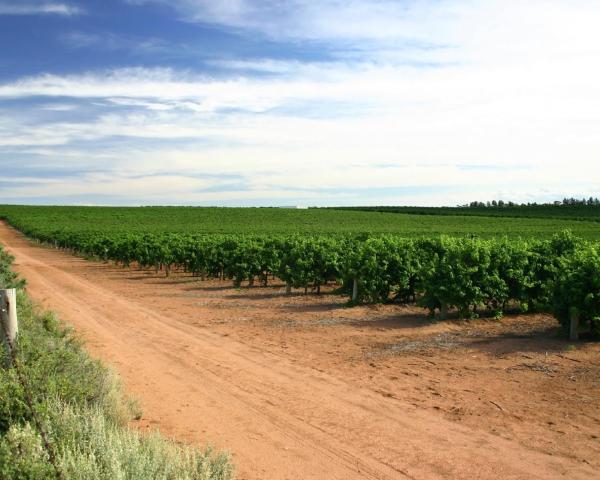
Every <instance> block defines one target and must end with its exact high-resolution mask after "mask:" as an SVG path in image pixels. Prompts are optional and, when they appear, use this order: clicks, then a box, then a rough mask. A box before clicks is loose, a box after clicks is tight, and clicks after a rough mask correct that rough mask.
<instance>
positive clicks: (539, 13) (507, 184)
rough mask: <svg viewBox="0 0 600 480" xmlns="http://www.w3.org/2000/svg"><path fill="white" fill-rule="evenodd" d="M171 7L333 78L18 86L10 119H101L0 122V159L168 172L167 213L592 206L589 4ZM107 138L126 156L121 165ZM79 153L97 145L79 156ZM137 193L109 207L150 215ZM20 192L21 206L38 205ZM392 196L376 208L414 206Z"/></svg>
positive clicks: (594, 138) (252, 70)
mask: <svg viewBox="0 0 600 480" xmlns="http://www.w3.org/2000/svg"><path fill="white" fill-rule="evenodd" d="M402 5H405V6H404V7H402ZM406 5H408V7H406ZM176 6H177V7H178V8H179V9H180V11H181V12H182V13H185V14H186V15H187V17H188V18H192V19H195V20H197V21H204V22H208V23H219V24H223V25H227V26H231V27H232V28H239V29H243V30H249V31H250V30H251V31H260V32H262V33H264V34H266V35H269V36H271V37H273V38H276V39H281V38H283V39H286V40H293V41H314V40H318V41H326V40H328V39H329V40H331V39H333V40H334V44H333V45H334V47H333V48H334V49H335V52H336V55H337V60H336V61H328V62H315V61H313V62H300V61H282V60H273V59H270V58H264V59H214V61H213V62H212V64H213V66H218V67H219V68H221V69H223V70H226V71H228V75H226V76H220V77H211V76H206V75H199V74H195V73H193V72H189V71H179V70H174V69H168V68H163V69H146V68H129V69H116V70H109V71H104V72H88V73H83V74H77V75H53V74H45V75H38V76H33V77H28V78H21V79H19V80H17V81H12V82H9V83H5V84H2V85H0V101H1V100H2V99H11V101H15V100H18V99H26V98H29V97H38V96H42V97H47V98H46V99H45V100H44V104H45V105H53V103H50V104H48V102H49V100H48V98H53V97H56V98H60V100H56V102H60V104H62V103H63V102H64V101H65V100H64V97H67V98H71V99H72V100H71V101H70V102H69V105H72V104H75V103H76V104H81V106H85V105H91V104H93V105H94V108H96V109H97V110H98V114H97V115H96V116H95V117H93V118H89V119H86V120H80V119H77V120H72V121H64V120H61V121H60V122H59V121H58V120H56V121H55V122H49V123H41V124H40V123H39V122H38V123H36V121H35V118H33V117H28V116H27V115H25V114H23V116H19V115H17V114H16V113H15V114H13V115H12V118H11V119H10V121H8V120H6V121H1V120H0V149H5V150H6V149H21V151H22V150H23V149H26V148H27V149H29V151H31V152H37V154H38V155H41V156H43V157H44V158H45V159H46V160H47V162H48V164H53V163H56V164H57V165H59V164H61V162H62V164H63V165H64V164H73V165H84V166H86V167H89V168H93V169H100V170H106V171H107V172H120V173H119V175H121V174H123V175H125V174H126V175H128V177H125V178H130V177H131V175H133V174H134V173H138V174H140V175H146V176H148V175H157V174H158V173H160V172H164V170H165V169H169V171H172V172H173V175H172V176H169V179H168V182H170V183H168V184H169V185H173V190H169V191H170V192H172V194H173V197H172V198H173V202H176V201H180V200H178V199H180V198H184V197H185V198H188V199H189V200H190V201H193V200H194V199H197V200H198V201H201V200H202V201H204V200H206V201H211V199H214V200H215V201H220V200H227V199H239V200H240V201H242V200H243V199H244V198H245V199H247V200H248V201H252V199H257V198H261V199H262V198H272V199H274V203H278V202H277V201H276V199H279V198H286V199H291V198H319V199H322V200H323V201H326V200H327V199H329V200H327V201H331V199H332V198H336V196H337V195H344V198H345V199H349V202H350V203H352V199H355V198H363V199H364V198H366V196H367V195H369V193H368V191H367V190H369V189H370V190H371V191H374V192H375V191H378V190H381V191H382V190H384V189H387V190H388V191H389V190H390V189H410V190H411V191H413V192H414V191H416V190H415V189H416V188H426V189H428V192H429V193H428V194H426V195H429V197H427V196H425V197H421V198H424V199H429V200H426V201H421V202H420V203H449V204H453V203H462V202H464V201H467V200H469V199H472V198H473V197H474V196H476V197H477V198H478V199H481V200H486V199H488V198H489V199H491V198H494V197H497V196H499V195H500V194H502V195H507V196H509V197H508V198H513V199H515V200H521V199H523V200H525V201H528V200H535V199H536V198H538V199H540V198H544V199H549V198H547V197H548V196H551V195H554V194H557V195H559V196H563V195H569V196H570V195H575V194H579V193H581V194H582V195H588V196H589V195H590V194H594V195H597V191H596V193H594V190H595V189H596V190H597V185H598V184H600V167H598V161H597V152H598V151H600V137H599V136H598V134H597V130H598V125H600V47H599V45H600V30H598V29H597V28H596V23H597V19H598V18H600V4H598V3H596V2H591V1H587V0H574V1H572V2H564V1H559V0H547V1H544V2H542V1H541V0H531V1H529V2H508V3H507V2H505V1H504V2H499V1H483V2H475V1H466V0H464V1H454V2H449V1H443V0H442V1H439V2H407V3H404V2H402V3H400V2H391V1H385V0H381V1H375V0H365V1H360V2H359V1H357V0H351V1H347V2H337V1H325V2H308V1H299V0H298V1H295V2H279V3H273V2H266V3H260V2H258V3H257V2H252V3H251V2H247V1H244V0H239V1H229V2H208V1H206V2H205V1H191V0H189V1H184V0H181V1H179V2H178V3H176ZM317 6H318V7H319V9H318V10H317ZM265 9H267V10H268V12H266V10H265ZM267 13H268V15H267ZM317 13H318V15H317ZM263 14H264V16H263ZM261 18H262V19H263V21H261V20H260V19H261ZM358 19H361V20H360V21H359V20H358ZM94 41H95V40H94ZM428 63H431V67H427V68H423V64H428ZM257 73H259V75H257ZM60 104H58V103H57V104H56V105H60ZM44 108H46V109H48V107H47V106H46V107H44ZM54 109H55V110H61V108H54ZM78 110H80V109H78ZM5 117H6V116H5ZM60 118H61V119H62V118H64V117H63V116H61V117H60ZM114 137H129V138H131V139H133V140H132V141H131V142H130V143H128V144H127V145H126V146H123V145H121V144H118V143H117V144H115V146H114V147H111V143H110V141H111V140H110V139H112V138H114ZM81 142H88V144H89V145H94V143H93V142H98V143H99V142H103V143H102V147H101V148H94V147H93V146H92V147H90V148H89V149H88V150H85V151H83V150H81V148H82V147H81V146H80V145H79V144H80V143H81ZM187 175H191V176H194V178H198V176H200V177H201V176H202V175H209V176H211V177H215V178H216V177H219V176H221V177H223V178H225V177H227V176H232V175H235V176H238V177H239V181H240V182H242V183H243V185H244V187H243V188H242V187H240V188H239V190H235V191H227V192H220V193H217V192H215V191H214V190H215V189H217V190H218V188H219V185H222V184H221V183H219V182H216V183H215V184H210V188H211V191H210V192H204V193H198V190H202V189H203V188H207V187H208V185H204V184H195V183H193V182H192V183H186V181H185V178H187V177H186V176H187ZM117 178H121V177H119V176H117ZM77 181H80V180H77ZM165 181H167V180H166V179H165ZM86 182H89V184H90V185H95V186H94V187H93V188H91V190H90V191H97V192H99V194H100V193H101V194H106V193H107V192H108V191H109V189H108V187H107V186H106V185H107V183H106V182H105V180H103V179H98V178H88V179H86ZM126 182H127V180H123V181H120V180H119V181H115V182H114V187H113V188H114V192H115V193H121V194H129V195H131V196H132V197H136V196H137V197H140V198H141V197H143V198H151V195H152V189H148V190H145V189H141V190H136V189H128V188H126ZM75 183H76V181H75V180H65V183H64V184H61V185H60V189H61V190H63V189H65V191H68V192H73V194H75V192H78V191H80V190H85V188H84V187H82V186H81V185H75ZM85 184H86V185H87V183H85ZM53 185H54V184H53ZM69 185H71V186H72V187H69ZM177 185H178V186H179V187H177ZM21 188H22V189H21V190H19V192H14V191H13V193H14V194H15V195H16V194H17V193H18V194H19V195H22V196H26V195H28V194H32V192H33V190H34V189H33V188H29V187H21ZM28 188H29V189H28ZM52 188H55V191H58V187H56V185H54V186H52V185H50V186H48V190H44V191H43V192H42V193H43V194H44V195H49V194H50V191H51V190H52ZM105 188H106V189H105ZM140 188H142V187H140ZM177 188H179V190H177ZM448 189H450V191H449V190H448ZM176 190H177V192H175V191H176ZM284 190H285V191H287V192H288V193H283V192H284ZM328 191H335V192H334V193H327V192H328ZM431 192H438V193H431ZM40 195H41V193H40ZM157 195H158V194H157ZM161 195H162V193H161ZM186 195H187V196H186ZM352 195H358V196H359V197H352ZM360 195H362V197H360ZM386 195H388V196H385V197H379V198H381V199H382V200H381V201H374V202H369V203H415V202H412V201H408V200H410V198H409V197H406V198H405V197H402V196H401V195H400V194H399V195H398V196H393V195H391V194H389V193H386ZM414 195H418V194H417V193H415V194H414ZM161 198H162V197H161ZM414 198H420V197H417V196H415V197H414ZM443 198H445V199H446V200H445V201H442V199H443ZM505 198H507V197H505ZM383 199H388V200H387V201H386V200H383ZM354 203H356V201H354ZM362 203H364V201H363V202H362ZM416 203H419V202H416Z"/></svg>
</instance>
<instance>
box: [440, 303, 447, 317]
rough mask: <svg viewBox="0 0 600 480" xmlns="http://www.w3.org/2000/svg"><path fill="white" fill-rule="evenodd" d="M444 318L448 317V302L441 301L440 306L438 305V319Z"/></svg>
mask: <svg viewBox="0 0 600 480" xmlns="http://www.w3.org/2000/svg"><path fill="white" fill-rule="evenodd" d="M446 318H448V304H447V303H446V302H442V306H441V307H440V320H446Z"/></svg>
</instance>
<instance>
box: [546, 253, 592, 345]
mask: <svg viewBox="0 0 600 480" xmlns="http://www.w3.org/2000/svg"><path fill="white" fill-rule="evenodd" d="M553 303H554V314H555V316H556V318H557V319H558V320H559V322H560V323H561V324H562V325H563V328H564V329H565V330H566V329H568V327H569V322H570V319H571V316H572V315H578V316H579V324H580V325H581V326H588V327H589V328H590V329H591V330H592V332H593V333H594V334H595V335H597V336H600V251H599V248H598V246H588V247H586V248H583V249H581V250H577V251H575V252H574V253H572V254H571V255H570V256H567V257H565V258H564V259H563V261H562V262H561V265H560V269H559V273H558V275H557V278H556V281H555V284H554V296H553Z"/></svg>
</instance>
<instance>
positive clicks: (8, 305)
mask: <svg viewBox="0 0 600 480" xmlns="http://www.w3.org/2000/svg"><path fill="white" fill-rule="evenodd" d="M0 323H1V324H2V325H0V326H1V327H2V328H1V330H2V331H1V332H0V338H2V341H3V343H4V344H5V346H6V350H7V352H8V359H9V360H8V361H9V363H12V361H11V358H12V355H11V353H12V352H11V349H12V348H13V347H14V345H15V342H16V340H17V334H18V333H19V324H18V321H17V290H16V289H15V288H8V289H0Z"/></svg>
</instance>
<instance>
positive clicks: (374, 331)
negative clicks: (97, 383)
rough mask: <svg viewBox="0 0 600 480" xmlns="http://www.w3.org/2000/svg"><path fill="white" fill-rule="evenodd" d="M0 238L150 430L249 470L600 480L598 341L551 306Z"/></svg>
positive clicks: (299, 475) (5, 232) (33, 288)
mask: <svg viewBox="0 0 600 480" xmlns="http://www.w3.org/2000/svg"><path fill="white" fill-rule="evenodd" d="M0 242H1V243H2V244H4V245H5V246H6V247H7V250H9V251H10V252H12V253H13V254H14V255H15V256H16V270H17V271H19V272H20V273H21V274H22V275H23V276H24V277H26V278H27V280H28V282H29V286H28V291H29V294H30V295H31V296H32V297H33V298H34V299H36V300H37V301H39V302H40V303H41V304H42V305H43V306H44V307H47V308H50V309H53V310H55V311H57V312H58V313H59V314H60V316H61V317H62V318H63V319H64V320H65V321H66V322H68V323H70V324H72V325H74V326H75V328H76V329H77V331H78V332H79V333H80V334H81V335H82V336H83V337H84V338H85V339H86V341H87V345H88V349H89V350H90V351H91V352H92V354H93V355H95V356H98V357H100V358H102V359H104V360H105V361H107V362H108V363H110V364H112V365H114V366H115V367H116V369H117V370H118V371H119V372H120V374H121V376H122V377H123V379H124V383H125V385H126V387H127V389H128V391H130V392H131V393H132V394H133V395H134V396H135V397H137V398H138V399H139V400H140V403H141V405H142V408H143V410H144V416H143V418H142V419H141V420H140V422H138V423H137V427H139V428H141V429H147V428H154V427H159V428H160V429H161V431H162V432H164V433H165V434H167V435H171V436H173V437H175V438H177V439H179V440H181V441H186V442H192V443H197V444H205V443H206V442H210V443H212V444H214V445H216V446H217V447H219V448H224V449H226V450H229V451H230V452H231V453H232V456H233V460H234V462H235V463H236V465H237V470H238V478H239V479H268V480H279V479H328V480H329V479H332V480H333V479H340V480H341V479H344V480H346V479H404V478H413V479H442V478H443V479H554V478H564V479H592V478H600V473H599V472H600V438H599V437H600V409H599V407H600V344H594V343H586V342H577V343H575V344H571V343H569V342H566V341H564V340H561V339H559V338H557V336H556V334H557V325H556V323H555V322H554V320H553V319H552V318H550V317H547V316H543V315H526V316H525V315H522V316H515V317H511V318H506V319H504V320H501V321H494V320H477V321H460V322H459V321H445V322H431V321H429V320H427V319H426V317H425V315H424V312H423V311H422V310H420V309H416V308H413V307H399V306H393V305H386V306H373V307H355V308H346V307H345V306H344V301H345V299H344V298H343V297H340V296H337V295H334V294H331V293H326V294H324V295H321V296H316V295H307V296H305V295H302V294H300V293H298V294H294V295H292V296H289V297H286V296H285V295H284V288H283V286H282V285H274V286H271V287H267V288H261V287H254V288H250V289H249V288H241V289H235V288H232V287H231V285H230V284H229V283H226V282H223V283H222V282H216V281H204V282H201V281H199V280H198V279H196V278H192V277H190V276H187V275H184V274H175V275H173V276H172V277H171V278H164V276H163V275H155V274H154V272H146V271H140V270H135V269H123V268H121V267H117V266H114V265H112V264H108V263H106V264H104V263H100V262H91V261H86V260H83V259H81V258H77V257H75V256H72V255H70V254H68V253H64V252H60V251H57V250H53V249H48V248H45V247H40V246H38V245H36V244H33V243H31V242H29V241H27V240H25V239H24V238H23V237H22V236H21V235H20V234H18V233H16V232H15V231H14V230H12V229H10V228H9V227H7V226H5V225H0Z"/></svg>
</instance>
